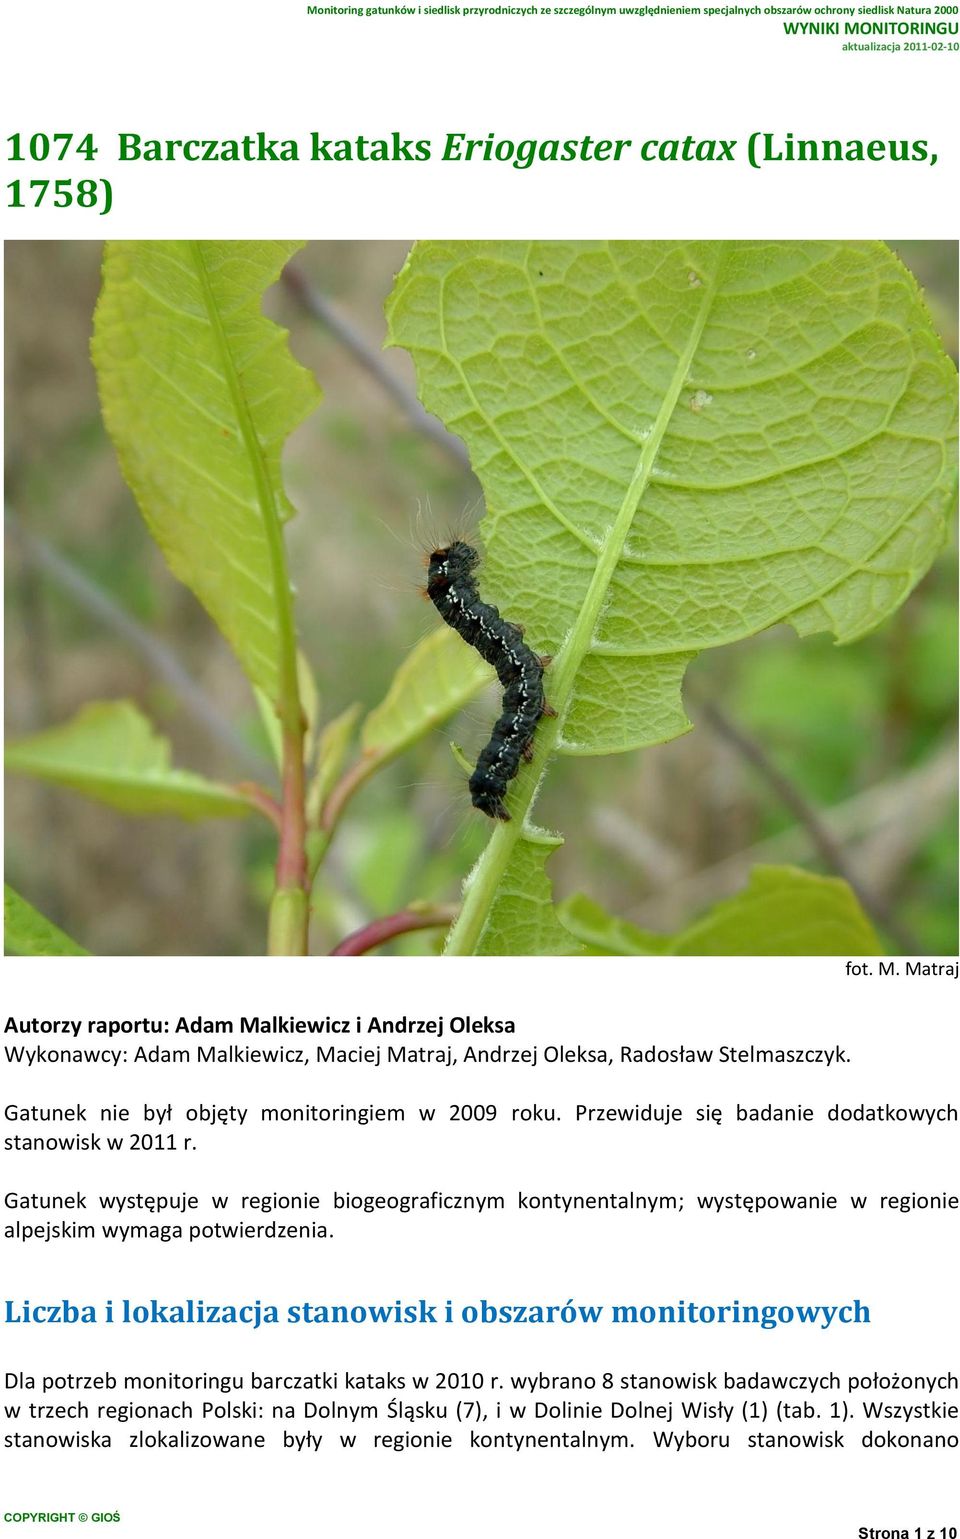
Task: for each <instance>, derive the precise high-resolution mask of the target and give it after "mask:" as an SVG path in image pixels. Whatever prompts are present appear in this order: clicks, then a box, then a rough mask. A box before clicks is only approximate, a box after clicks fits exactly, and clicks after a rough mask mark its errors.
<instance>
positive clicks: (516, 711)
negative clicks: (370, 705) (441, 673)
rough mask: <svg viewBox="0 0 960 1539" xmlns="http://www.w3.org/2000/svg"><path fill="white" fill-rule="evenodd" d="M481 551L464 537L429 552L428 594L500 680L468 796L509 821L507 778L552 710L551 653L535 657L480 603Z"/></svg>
mask: <svg viewBox="0 0 960 1539" xmlns="http://www.w3.org/2000/svg"><path fill="white" fill-rule="evenodd" d="M479 559H480V557H479V555H478V554H477V552H476V551H475V550H474V548H473V546H472V545H467V544H466V543H465V542H464V541H463V540H454V541H453V542H452V544H450V545H448V546H446V547H445V548H443V549H440V550H434V551H432V552H431V554H430V558H429V562H428V567H427V597H428V598H429V599H430V601H431V602H432V603H433V604H434V605H435V606H436V608H437V610H438V611H439V613H440V615H441V617H442V618H443V619H444V620H445V621H446V622H447V624H448V625H449V626H452V628H453V629H454V630H455V631H456V632H457V634H458V635H459V636H462V637H463V639H464V641H466V642H468V643H469V644H470V646H472V647H475V648H476V650H477V651H478V652H479V653H480V656H481V657H482V658H483V660H484V662H485V663H490V664H492V666H493V667H494V668H495V669H496V671H497V678H498V679H499V680H500V683H501V684H502V685H503V708H502V711H501V714H500V717H499V719H498V720H497V723H496V725H495V726H494V729H493V732H492V734H491V737H490V741H489V743H487V745H486V747H485V748H483V749H482V750H481V752H480V756H479V758H478V759H477V767H476V769H475V770H474V772H473V774H472V775H471V776H470V800H471V801H472V802H473V805H474V806H475V807H476V808H478V809H479V811H480V812H485V813H486V815H487V817H488V818H499V819H500V820H501V822H504V823H508V822H509V821H510V814H509V812H508V811H507V809H506V807H505V806H504V805H503V798H504V796H505V794H506V790H507V782H508V781H510V780H512V779H513V777H514V775H515V774H516V773H517V770H518V769H519V768H520V760H521V759H531V758H532V757H533V735H534V733H535V732H536V730H537V723H538V722H539V720H540V718H541V716H554V715H555V714H556V712H555V711H553V710H552V709H551V707H550V706H549V705H547V703H546V701H545V700H544V698H543V670H544V668H545V667H546V665H547V663H549V661H550V659H549V657H539V656H538V655H537V653H536V652H534V651H532V650H531V649H530V647H528V646H527V645H526V644H525V642H524V640H523V631H522V629H521V627H520V626H519V625H513V624H511V622H510V621H509V620H504V618H503V616H502V615H501V613H500V611H499V609H497V608H495V607H494V605H493V604H486V603H484V601H483V599H482V598H481V597H480V595H479V593H478V592H477V582H476V578H475V577H474V575H473V574H474V569H475V567H476V565H477V562H478V561H479Z"/></svg>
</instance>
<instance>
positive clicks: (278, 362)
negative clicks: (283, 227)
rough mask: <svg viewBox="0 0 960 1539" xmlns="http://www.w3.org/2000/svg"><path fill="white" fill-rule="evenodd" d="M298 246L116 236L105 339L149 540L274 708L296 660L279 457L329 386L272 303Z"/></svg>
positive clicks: (108, 382)
mask: <svg viewBox="0 0 960 1539" xmlns="http://www.w3.org/2000/svg"><path fill="white" fill-rule="evenodd" d="M299 245H300V242H298V241H111V242H108V244H107V249H106V257H105V260H104V268H103V288H102V291H101V294H100V299H99V302H98V304H97V312H96V320H95V326H94V336H93V360H94V363H95V365H96V369H97V378H98V382H99V386H100V399H101V402H102V405H103V416H104V421H105V422H106V425H107V428H108V430H109V432H110V436H111V438H112V439H113V441H114V444H115V445H116V449H117V453H118V455H119V458H120V464H121V468H122V470H123V473H124V475H125V477H126V479H127V481H128V482H129V484H130V487H131V489H132V491H133V493H134V495H135V497H136V499H137V501H138V503H139V504H140V509H141V511H142V513H143V516H144V518H145V519H146V521H147V524H148V526H149V528H150V532H151V534H152V535H153V536H154V538H155V539H156V541H157V543H158V544H159V546H160V548H161V549H162V551H163V553H164V555H165V556H166V558H167V560H168V562H169V563H170V566H171V567H172V569H173V571H174V572H175V573H176V575H177V576H178V577H179V578H180V579H181V581H182V582H184V583H186V585H187V586H188V587H189V588H191V589H192V590H193V592H194V593H195V594H196V595H197V597H198V598H199V599H200V601H201V603H202V604H204V605H205V607H206V608H207V609H208V610H209V612H210V614H211V615H212V616H213V619H214V620H215V621H216V623H217V625H218V626H219V627H220V629H221V630H222V631H223V633H224V635H225V636H226V637H227V639H228V641H229V642H230V644H231V646H232V647H233V648H234V650H235V652H236V653H237V656H238V657H239V659H240V662H241V663H242V665H243V667H244V669H245V671H246V673H247V675H248V677H249V678H250V679H251V680H252V682H253V683H254V684H256V685H259V687H260V688H261V689H262V690H263V691H264V692H265V693H266V695H267V696H268V697H269V699H270V700H272V701H273V702H275V703H276V702H278V701H279V700H280V698H281V694H282V692H283V691H282V680H283V677H284V669H285V667H286V668H288V669H290V670H292V669H293V667H294V666H295V664H294V642H293V619H292V604H291V596H290V583H289V579H288V577H287V571H286V563H285V560H284V552H283V537H282V529H281V525H282V522H283V521H284V520H285V519H286V518H288V517H289V516H290V514H291V513H292V511H293V509H292V508H291V506H290V504H289V503H288V501H287V498H286V496H285V494H284V491H283V484H282V480H281V473H280V455H281V450H282V448H283V445H284V442H285V441H286V439H287V437H288V436H289V434H290V433H291V432H292V430H293V428H295V427H296V426H297V424H298V423H299V422H300V421H302V419H303V418H304V417H306V416H307V415H308V414H309V413H310V412H311V411H312V410H313V408H314V407H315V405H316V404H317V401H318V400H319V391H318V389H317V386H316V385H315V383H314V381H313V378H312V377H311V375H310V374H309V373H308V372H307V370H306V369H304V368H302V367H301V366H300V365H299V364H298V363H296V362H295V361H294V359H293V358H292V357H291V355H290V352H289V349H288V347H287V333H286V332H285V331H283V330H281V328H280V327H279V326H276V325H274V323H273V322H272V321H269V320H267V319H266V318H265V317H264V316H263V315H262V314H261V309H260V305H261V300H262V297H263V293H264V290H265V289H266V288H268V287H269V285H270V284H272V283H274V282H275V281H276V279H277V277H278V275H279V273H280V271H281V269H282V267H283V266H284V264H285V263H286V262H287V261H288V260H289V258H290V257H291V256H292V255H293V253H294V252H295V251H296V250H297V249H298V248H299ZM288 682H289V675H288Z"/></svg>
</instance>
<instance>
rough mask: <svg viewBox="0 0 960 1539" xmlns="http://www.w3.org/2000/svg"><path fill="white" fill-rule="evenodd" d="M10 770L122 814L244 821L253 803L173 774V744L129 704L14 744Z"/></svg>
mask: <svg viewBox="0 0 960 1539" xmlns="http://www.w3.org/2000/svg"><path fill="white" fill-rule="evenodd" d="M4 758H5V760H6V765H7V768H8V769H11V770H14V771H16V772H17V773H18V774H21V775H30V776H32V777H33V778H34V779H35V780H48V781H51V782H52V783H53V784H54V785H59V786H68V787H70V789H71V790H74V791H81V792H83V794H84V795H85V796H91V797H93V799H94V801H98V802H106V803H107V805H108V806H109V807H116V808H118V809H119V811H120V812H132V813H148V814H157V813H170V814H173V815H175V816H176V817H179V818H188V819H191V820H192V819H196V818H242V817H245V816H246V814H247V813H248V812H250V811H251V810H252V808H251V803H250V802H249V801H247V800H246V799H245V798H244V797H243V796H242V795H241V794H240V792H239V791H235V790H234V789H233V787H232V786H228V785H221V784H220V783H219V782H218V781H216V780H205V779H204V777H203V776H202V775H194V774H193V773H192V772H191V771H190V770H178V769H173V768H172V767H171V764H170V744H169V743H168V742H167V740H166V738H163V737H160V736H159V734H158V733H156V732H155V731H154V729H153V727H152V726H151V724H150V722H149V721H148V720H147V718H146V717H145V716H143V715H141V713H140V712H139V711H138V710H137V707H136V706H135V705H134V704H133V703H132V702H131V701H129V700H109V701H96V702H94V703H93V704H91V705H85V706H83V707H82V709H81V710H79V711H78V712H77V714H76V716H74V717H73V718H72V720H70V721H68V722H64V723H63V725H62V726H59V727H50V728H48V729H47V730H46V731H44V732H37V733H34V734H33V736H31V737H23V738H20V739H19V741H16V742H13V743H8V745H7V747H6V750H5V753H4Z"/></svg>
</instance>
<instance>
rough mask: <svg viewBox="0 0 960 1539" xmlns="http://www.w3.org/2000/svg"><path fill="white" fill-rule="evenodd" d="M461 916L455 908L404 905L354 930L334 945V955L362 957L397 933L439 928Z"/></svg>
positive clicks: (406, 933)
mask: <svg viewBox="0 0 960 1539" xmlns="http://www.w3.org/2000/svg"><path fill="white" fill-rule="evenodd" d="M456 917H457V911H456V909H455V908H431V909H411V908H405V909H401V911H400V913H399V914H388V915H387V917H386V918H385V919H374V920H373V921H372V922H371V923H370V924H366V925H364V926H363V928H362V929H360V930H354V932H353V934H352V935H348V936H347V937H346V939H345V940H342V941H341V942H340V944H339V946H334V948H333V950H332V951H331V953H330V955H331V956H332V957H362V956H363V955H364V954H365V952H367V951H373V950H375V949H376V947H377V946H383V945H384V944H385V943H386V942H387V941H389V940H393V939H394V937H395V936H397V935H408V934H409V933H410V932H411V931H412V930H439V929H441V928H445V927H446V926H447V925H450V924H452V923H453V921H454V919H455V918H456Z"/></svg>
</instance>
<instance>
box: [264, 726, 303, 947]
mask: <svg viewBox="0 0 960 1539" xmlns="http://www.w3.org/2000/svg"><path fill="white" fill-rule="evenodd" d="M303 733H304V728H303V723H302V722H301V724H300V726H299V729H295V728H290V727H286V726H285V727H284V731H283V793H282V802H281V807H280V849H279V851H278V853H277V885H276V890H275V892H274V895H273V901H272V902H271V905H270V924H269V937H268V949H269V953H270V955H271V956H306V954H307V920H308V917H309V910H308V905H307V852H306V839H307V816H306V776H305V773H304V766H303Z"/></svg>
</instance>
